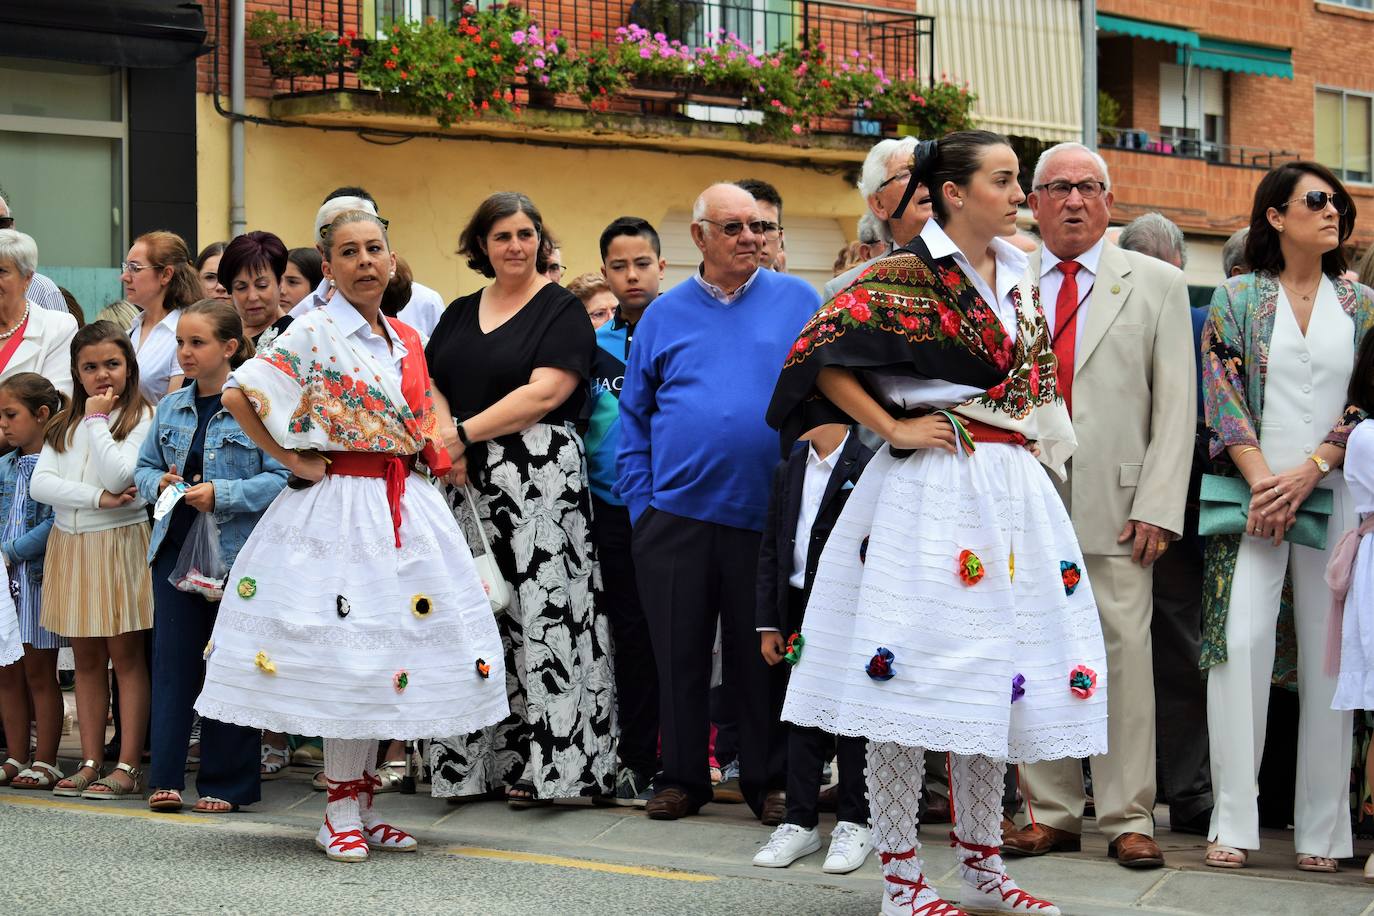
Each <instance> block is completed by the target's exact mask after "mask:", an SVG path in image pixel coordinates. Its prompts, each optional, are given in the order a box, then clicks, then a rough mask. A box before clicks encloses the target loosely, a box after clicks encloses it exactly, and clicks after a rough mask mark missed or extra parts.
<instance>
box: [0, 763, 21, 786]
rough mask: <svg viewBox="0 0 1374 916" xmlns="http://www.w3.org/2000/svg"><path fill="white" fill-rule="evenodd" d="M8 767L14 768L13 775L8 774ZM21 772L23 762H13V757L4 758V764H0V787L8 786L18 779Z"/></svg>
mask: <svg viewBox="0 0 1374 916" xmlns="http://www.w3.org/2000/svg"><path fill="white" fill-rule="evenodd" d="M9 767H14V772H13V773H10V772H8V768H9ZM23 771H24V761H22V760H15V759H14V758H13V757H6V758H5V762H4V763H0V786H7V785H9V784H10V783H11V782H13V781H14V780H15V779H18V778H19V774H20V773H22V772H23Z"/></svg>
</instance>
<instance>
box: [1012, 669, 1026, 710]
mask: <svg viewBox="0 0 1374 916" xmlns="http://www.w3.org/2000/svg"><path fill="white" fill-rule="evenodd" d="M1025 695H1026V676H1025V675H1024V674H1018V675H1016V677H1014V678H1012V679H1011V701H1012V702H1013V703H1015V702H1016V701H1017V700H1019V699H1021V698H1022V697H1023V696H1025Z"/></svg>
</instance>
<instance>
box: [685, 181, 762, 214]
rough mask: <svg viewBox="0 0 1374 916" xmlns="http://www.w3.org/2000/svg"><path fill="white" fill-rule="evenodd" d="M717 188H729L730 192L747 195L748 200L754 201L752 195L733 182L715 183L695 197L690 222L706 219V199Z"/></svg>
mask: <svg viewBox="0 0 1374 916" xmlns="http://www.w3.org/2000/svg"><path fill="white" fill-rule="evenodd" d="M717 188H729V189H730V190H732V191H738V192H739V193H741V194H746V195H748V197H749V199H750V200H754V195H753V194H750V193H749V192H748V191H746V190H744V188H741V187H740V186H739V185H737V184H735V183H734V182H731V181H717V182H716V183H715V184H713V185H711V186H710V187H709V188H707V189H706V190H704V191H702V192H701V193H700V194H698V195H697V199H696V202H695V203H693V204H692V222H694V223H699V222H701V221H702V220H704V219H705V218H706V211H707V209H708V207H707V204H706V198H707V197H709V196H710V195H711V192H712V191H714V190H716V189H717Z"/></svg>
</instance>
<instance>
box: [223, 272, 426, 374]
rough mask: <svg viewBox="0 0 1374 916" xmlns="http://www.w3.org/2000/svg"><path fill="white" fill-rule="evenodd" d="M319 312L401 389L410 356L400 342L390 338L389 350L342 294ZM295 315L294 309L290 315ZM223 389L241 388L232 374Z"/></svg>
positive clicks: (384, 339)
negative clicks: (373, 360) (407, 357)
mask: <svg viewBox="0 0 1374 916" xmlns="http://www.w3.org/2000/svg"><path fill="white" fill-rule="evenodd" d="M310 300H311V297H310V296H307V297H306V298H305V299H302V300H301V301H300V303H298V304H297V307H299V306H300V305H303V304H305V303H306V302H308V301H310ZM322 308H323V309H324V310H325V314H327V315H328V316H329V317H330V319H331V320H332V321H333V322H334V326H335V327H336V328H338V329H339V333H340V334H342V335H343V336H344V337H347V338H348V340H349V342H350V343H354V344H357V345H358V346H360V347H362V348H363V349H364V350H366V351H367V352H369V353H371V354H372V356H373V357H374V358H375V359H376V360H377V363H378V365H380V366H381V368H382V371H383V372H385V373H387V376H388V378H390V380H391V381H392V382H393V383H395V385H396V387H398V388H399V387H400V386H401V360H403V359H405V358H406V354H407V353H409V352H410V351H408V350H407V349H406V345H405V344H404V343H402V342H401V338H400V337H399V336H392V337H391V342H390V346H388V345H387V338H385V337H382V336H381V335H380V334H377V333H376V332H375V331H373V330H372V327H371V326H370V325H369V324H368V323H367V319H365V318H363V316H362V315H361V314H360V313H359V312H358V310H357V309H355V308H354V307H353V306H352V304H350V303H349V301H348V300H347V299H345V298H344V297H343V294H342V293H338V292H336V293H335V294H334V295H333V296H331V297H330V299H329V301H328V302H326V303H324V305H323V306H322ZM294 311H295V310H294V309H293V310H292V313H293V314H294ZM304 311H307V312H308V311H310V309H308V308H307V309H305V310H304ZM290 331H291V329H290V328H287V329H286V332H285V333H290ZM224 387H225V388H239V387H241V386H240V384H239V381H238V379H236V378H234V374H233V373H232V372H231V373H229V378H228V379H226V380H225V382H224Z"/></svg>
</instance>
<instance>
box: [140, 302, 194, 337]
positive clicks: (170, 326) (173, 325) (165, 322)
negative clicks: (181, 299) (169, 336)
mask: <svg viewBox="0 0 1374 916" xmlns="http://www.w3.org/2000/svg"><path fill="white" fill-rule="evenodd" d="M146 316H147V312H145V311H143V310H142V309H139V310H138V317H136V318H135V319H134V323H133V324H131V325H129V336H130V337H133V336H134V335H135V334H137V333H138V329H139V328H141V327H143V319H144V318H145V317H146ZM180 319H181V309H172V310H171V311H170V312H168V313H167V314H166V315H164V316H162V320H161V321H159V322H158V323H157V324H158V327H160V328H166V329H167V330H169V331H171V332H172V333H173V334H176V332H177V321H178V320H180Z"/></svg>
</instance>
